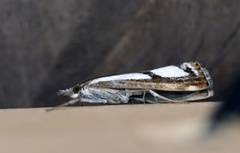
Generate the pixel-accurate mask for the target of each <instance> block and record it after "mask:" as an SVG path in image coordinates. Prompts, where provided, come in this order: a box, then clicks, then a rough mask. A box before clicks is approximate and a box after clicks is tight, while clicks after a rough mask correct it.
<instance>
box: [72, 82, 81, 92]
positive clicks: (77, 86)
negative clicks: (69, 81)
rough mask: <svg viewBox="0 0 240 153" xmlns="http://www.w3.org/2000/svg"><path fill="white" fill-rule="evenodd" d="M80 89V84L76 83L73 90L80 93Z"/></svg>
mask: <svg viewBox="0 0 240 153" xmlns="http://www.w3.org/2000/svg"><path fill="white" fill-rule="evenodd" d="M79 90H80V86H79V85H78V84H77V85H75V86H74V87H73V89H72V91H73V92H74V93H78V92H79Z"/></svg>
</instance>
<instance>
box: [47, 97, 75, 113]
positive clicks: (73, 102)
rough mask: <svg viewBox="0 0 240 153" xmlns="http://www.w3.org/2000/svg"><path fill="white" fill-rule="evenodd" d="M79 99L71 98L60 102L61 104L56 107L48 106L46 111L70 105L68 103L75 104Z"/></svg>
mask: <svg viewBox="0 0 240 153" xmlns="http://www.w3.org/2000/svg"><path fill="white" fill-rule="evenodd" d="M78 101H79V99H73V100H70V101H68V102H66V103H63V104H60V105H58V106H56V107H52V108H48V109H46V111H53V110H56V109H59V108H62V107H65V106H68V105H72V104H75V103H76V102H78Z"/></svg>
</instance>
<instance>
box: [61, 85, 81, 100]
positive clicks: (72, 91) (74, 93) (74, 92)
mask: <svg viewBox="0 0 240 153" xmlns="http://www.w3.org/2000/svg"><path fill="white" fill-rule="evenodd" d="M80 89H81V86H80V85H79V84H77V85H75V86H73V87H72V88H69V89H65V90H59V91H58V93H57V94H58V95H59V96H60V95H64V96H69V97H71V98H72V99H76V98H78V97H79V95H80V93H79V91H80Z"/></svg>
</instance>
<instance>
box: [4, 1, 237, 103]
mask: <svg viewBox="0 0 240 153" xmlns="http://www.w3.org/2000/svg"><path fill="white" fill-rule="evenodd" d="M0 8H1V9H0V19H1V22H0V89H1V90H0V108H23V107H27V108H28V107H42V106H55V105H57V104H60V103H62V102H64V101H66V98H63V97H57V96H56V92H57V91H58V90H59V89H65V88H68V87H71V86H73V85H75V84H77V83H82V82H84V81H86V80H88V79H91V78H94V77H98V76H102V75H108V74H117V73H124V72H133V71H141V70H147V69H153V68H157V67H162V66H166V65H172V64H176V65H178V64H180V63H182V62H186V61H191V60H198V61H201V62H203V63H204V64H205V66H206V67H207V68H208V69H209V71H210V74H211V76H212V78H213V81H214V90H215V97H214V98H213V99H210V100H224V99H227V97H229V95H230V96H231V93H232V91H236V90H235V88H234V85H235V84H236V83H238V82H239V76H240V73H239V72H240V71H239V66H240V62H239V60H240V51H239V50H240V45H239V43H240V32H239V29H240V11H239V8H240V1H238V0H231V1H226V0H218V1H209V0H201V1H200V0H147V1H146V0H121V1H112V0H104V1H100V0H68V1H65V0H52V1H45V0H43V1H34V0H1V1H0ZM238 89H239V88H238ZM236 94H239V92H237V93H236Z"/></svg>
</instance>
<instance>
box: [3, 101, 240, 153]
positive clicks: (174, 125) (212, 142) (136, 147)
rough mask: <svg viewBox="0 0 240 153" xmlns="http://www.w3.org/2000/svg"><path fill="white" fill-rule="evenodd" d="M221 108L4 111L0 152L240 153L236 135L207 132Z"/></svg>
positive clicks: (203, 105)
mask: <svg viewBox="0 0 240 153" xmlns="http://www.w3.org/2000/svg"><path fill="white" fill-rule="evenodd" d="M218 105H219V103H213V102H204V103H190V104H149V105H147V104H146V105H144V104H141V105H107V106H88V107H71V108H62V109H59V110H55V111H51V112H46V111H45V110H46V109H45V108H37V109H5V110H0V121H1V125H0V152H5V153H14V152H24V153H33V152H34V153H43V152H44V153H48V152H49V153H54V152H57V153H66V152H67V153H81V152H84V153H94V152H98V153H99V152H104V153H108V152H109V153H113V152H114V153H125V152H132V153H135V152H136V153H144V152H151V153H152V152H156V153H158V152H160V151H164V152H179V151H180V152H237V150H238V149H239V148H240V147H239V146H238V145H237V144H238V142H239V140H240V137H239V136H238V135H236V134H235V133H232V134H228V135H227V136H226V135H225V136H224V135H223V134H222V133H223V132H219V133H220V134H216V133H215V134H210V133H208V132H207V130H206V129H207V128H208V126H209V122H208V121H209V117H210V116H211V115H212V113H213V112H214V111H215V108H217V107H218ZM232 131H233V130H232ZM228 139H230V140H231V141H229V140H228ZM235 140H238V141H235ZM237 146H238V149H237V148H236V147H237Z"/></svg>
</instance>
